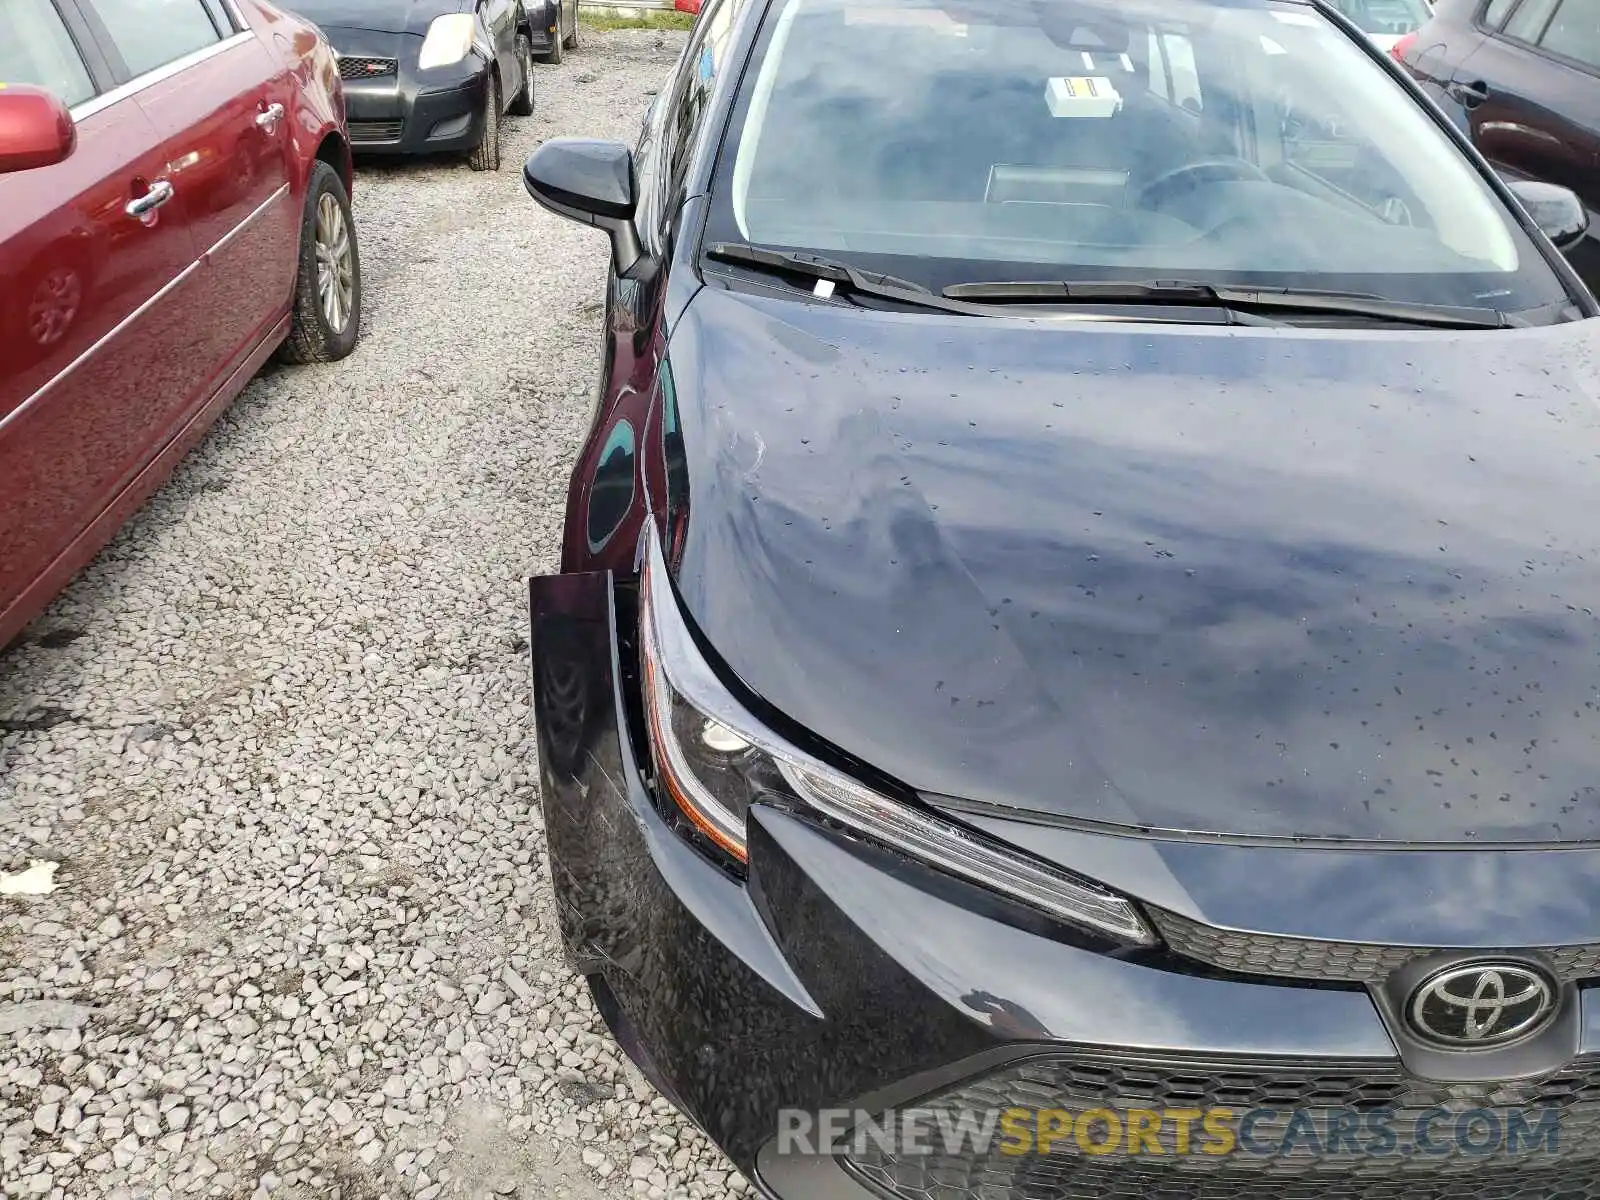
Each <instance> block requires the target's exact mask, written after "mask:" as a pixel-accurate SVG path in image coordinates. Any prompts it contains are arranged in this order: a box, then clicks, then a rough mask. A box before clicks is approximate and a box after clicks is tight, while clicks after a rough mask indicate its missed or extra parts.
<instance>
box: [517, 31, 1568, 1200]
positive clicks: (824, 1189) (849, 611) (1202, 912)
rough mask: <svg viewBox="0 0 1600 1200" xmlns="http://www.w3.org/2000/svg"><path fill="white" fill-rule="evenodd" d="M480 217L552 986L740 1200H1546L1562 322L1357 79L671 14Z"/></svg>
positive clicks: (1557, 1017) (1322, 63) (1417, 137)
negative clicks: (592, 113)
mask: <svg viewBox="0 0 1600 1200" xmlns="http://www.w3.org/2000/svg"><path fill="white" fill-rule="evenodd" d="M1308 113H1316V114H1318V116H1319V117H1320V119H1321V124H1320V125H1319V126H1318V128H1317V129H1316V130H1313V131H1311V133H1315V134H1316V136H1311V133H1308V131H1307V130H1308V125H1309V122H1310V118H1309V117H1307V116H1305V114H1308ZM1327 171H1335V172H1336V173H1337V180H1338V181H1337V182H1336V181H1335V180H1334V179H1332V178H1329V176H1328V175H1327V174H1325V172H1327ZM524 174H525V180H526V183H527V186H528V188H529V190H530V192H531V193H532V194H533V195H534V197H535V198H536V199H537V200H538V201H539V202H540V203H542V204H543V205H545V206H546V207H547V208H549V209H551V210H552V211H554V212H557V213H560V214H563V215H566V216H569V217H571V218H573V219H575V220H577V221H580V222H582V223H584V224H586V225H588V226H591V227H597V228H599V229H603V230H605V231H606V232H607V233H608V234H609V236H610V241H611V258H612V270H611V276H610V285H609V291H608V296H607V316H606V322H605V348H604V357H603V359H602V364H601V379H602V382H601V390H600V398H599V404H598V406H597V408H596V411H595V413H594V415H593V419H592V427H591V429H590V432H589V435H588V437H587V439H586V441H585V443H584V445H583V447H582V448H581V449H580V451H579V455H578V459H577V464H576V467H575V469H574V471H573V474H572V477H571V483H570V488H569V491H568V501H567V513H566V526H565V537H564V542H563V545H562V553H561V573H560V574H558V575H551V576H545V577H542V578H538V579H535V580H533V581H532V583H531V587H530V602H531V621H532V636H531V639H530V640H531V646H532V658H533V679H534V699H535V704H536V712H537V723H538V738H539V740H538V760H539V769H540V772H541V789H540V791H541V799H542V803H543V805H544V811H545V823H544V828H545V833H546V843H547V847H548V850H549V855H550V878H551V880H552V882H553V884H554V890H555V894H556V897H557V900H558V912H559V915H560V920H561V925H562V931H563V936H564V939H565V943H566V946H567V949H568V951H569V953H570V955H571V958H572V961H573V962H574V963H575V965H576V967H577V969H578V970H579V971H580V972H581V973H582V974H583V975H584V976H585V977H586V978H587V980H588V982H589V986H590V987H591V989H592V991H593V994H594V997H595V1000H596V1004H597V1007H598V1008H599V1010H600V1012H601V1013H602V1014H603V1015H604V1017H605V1018H606V1020H607V1021H608V1022H609V1023H610V1025H611V1027H612V1029H613V1030H615V1031H616V1033H617V1036H618V1039H619V1041H620V1043H621V1044H622V1046H623V1047H624V1048H625V1049H626V1050H627V1051H628V1052H629V1053H630V1054H631V1055H632V1056H633V1057H634V1059H635V1061H637V1062H638V1063H639V1064H640V1065H641V1067H642V1069H643V1070H644V1071H645V1072H646V1073H647V1074H648V1075H649V1076H650V1078H652V1079H653V1080H654V1081H655V1082H656V1083H657V1085H658V1086H659V1087H661V1088H662V1090H663V1091H664V1093H665V1094H666V1095H667V1096H669V1097H670V1098H671V1099H673V1100H674V1101H675V1102H676V1103H678V1104H679V1105H680V1106H681V1107H682V1108H684V1109H685V1110H686V1111H687V1112H688V1113H689V1114H690V1115H691V1116H692V1117H693V1119H694V1120H695V1121H696V1122H697V1123H698V1124H699V1125H700V1126H701V1127H703V1128H704V1129H705V1130H706V1131H707V1132H708V1133H709V1134H710V1136H711V1137H712V1138H713V1139H715V1141H716V1142H717V1143H718V1144H719V1145H720V1146H721V1147H722V1148H723V1149H724V1150H726V1151H727V1152H728V1154H729V1155H730V1156H731V1157H732V1159H733V1160H734V1161H735V1162H736V1163H737V1165H738V1166H739V1167H740V1169H741V1170H743V1171H745V1172H747V1173H748V1174H749V1175H750V1176H751V1178H752V1179H753V1180H755V1181H756V1183H757V1186H758V1188H759V1189H760V1190H761V1191H762V1192H763V1194H765V1195H769V1196H776V1197H781V1198H782V1200H800V1198H807V1200H820V1198H829V1200H868V1198H869V1197H871V1198H876V1200H979V1198H981V1200H1104V1198H1106V1197H1129V1198H1134V1197H1173V1198H1178V1197H1181V1198H1182V1200H1224V1198H1227V1200H1282V1198H1283V1197H1294V1198H1296V1200H1393V1198H1397V1197H1405V1198H1407V1200H1489V1198H1496V1200H1505V1198H1509V1197H1534V1196H1537V1197H1541V1198H1544V1197H1556V1196H1575V1197H1576V1196H1589V1195H1592V1194H1594V1187H1595V1180H1596V1179H1597V1177H1600V1176H1597V1173H1596V1172H1597V1168H1600V1020H1597V1019H1596V1014H1597V1012H1600V987H1596V985H1595V981H1596V980H1597V979H1600V849H1597V848H1596V847H1597V846H1600V803H1597V793H1596V791H1595V776H1594V760H1595V755H1594V746H1595V744H1596V738H1597V735H1600V707H1597V705H1596V701H1595V680H1596V672H1595V654H1596V647H1597V645H1600V624H1597V618H1596V615H1595V597H1596V596H1600V525H1597V523H1596V522H1595V520H1594V513H1595V512H1596V511H1600V470H1597V469H1596V461H1597V459H1600V406H1597V403H1596V401H1597V400H1600V385H1597V383H1596V375H1595V364H1596V363H1597V362H1600V320H1597V319H1596V314H1597V306H1596V302H1595V300H1594V298H1593V297H1592V296H1591V295H1590V294H1589V292H1588V291H1587V290H1586V289H1585V288H1584V287H1583V285H1582V283H1581V282H1580V281H1579V280H1578V278H1577V277H1576V275H1575V274H1574V273H1573V271H1572V269H1571V267H1570V265H1569V264H1568V263H1567V262H1566V261H1565V260H1564V259H1563V258H1562V256H1561V255H1560V253H1559V252H1558V251H1557V249H1556V248H1555V246H1554V245H1553V244H1552V241H1551V240H1550V239H1549V238H1547V237H1546V236H1545V235H1544V234H1543V233H1542V232H1541V231H1540V228H1539V227H1538V226H1537V225H1536V224H1535V222H1534V221H1533V219H1532V217H1531V214H1530V212H1529V211H1528V209H1527V208H1526V207H1525V206H1523V205H1519V204H1518V203H1516V201H1515V199H1514V193H1513V190H1512V189H1513V187H1517V188H1520V187H1522V186H1523V185H1520V184H1516V185H1508V184H1507V183H1506V182H1505V181H1504V180H1502V179H1500V178H1499V177H1498V176H1496V174H1495V173H1494V172H1493V171H1492V170H1491V169H1490V168H1489V166H1488V164H1487V163H1485V162H1484V160H1483V159H1482V157H1481V156H1479V155H1478V154H1477V153H1476V152H1474V151H1473V149H1472V147H1471V145H1470V143H1469V142H1468V141H1466V139H1465V138H1463V137H1462V136H1461V134H1460V132H1459V131H1458V130H1456V129H1454V128H1453V127H1452V126H1451V125H1450V124H1449V122H1448V121H1446V120H1445V119H1444V118H1443V116H1442V115H1441V114H1440V113H1439V112H1438V110H1437V109H1436V108H1435V107H1434V106H1433V105H1431V104H1428V103H1426V101H1425V98H1424V97H1423V96H1422V94H1421V93H1420V92H1419V91H1418V89H1417V88H1416V86H1415V84H1414V83H1413V82H1412V81H1411V80H1410V79H1409V78H1408V77H1407V76H1406V75H1405V73H1404V72H1403V71H1402V70H1401V69H1400V68H1399V66H1398V65H1397V64H1396V63H1394V62H1393V61H1392V60H1391V59H1390V58H1388V56H1386V55H1385V54H1383V53H1382V52H1381V51H1379V50H1377V49H1376V48H1374V47H1373V46H1372V45H1371V43H1370V41H1368V40H1367V37H1366V35H1365V34H1364V32H1363V31H1362V30H1361V29H1360V28H1358V27H1357V26H1355V25H1354V24H1351V23H1349V22H1347V21H1345V20H1344V19H1343V18H1341V17H1340V16H1339V15H1338V14H1337V13H1336V12H1335V11H1334V10H1333V9H1332V8H1331V7H1330V6H1328V5H1325V4H1321V3H1308V2H1296V0H1214V2H1213V0H872V2H871V3H862V2H861V0H709V2H708V3H707V4H706V5H705V7H704V9H703V10H702V12H701V14H700V16H699V19H698V22H697V24H696V27H695V31H694V32H693V33H692V34H691V37H690V39H689V42H688V45H687V46H686V47H685V50H684V52H683V55H682V57H681V59H680V60H679V65H678V67H677V69H676V71H675V72H674V73H673V74H672V76H671V77H670V78H669V79H668V80H666V81H665V83H664V86H663V88H662V91H661V93H660V95H659V97H658V99H657V101H656V102H655V103H654V105H653V106H652V108H651V110H650V114H649V116H648V118H647V120H646V122H645V124H644V127H643V129H642V130H641V133H640V136H639V140H638V143H637V145H636V146H635V147H634V148H633V149H632V150H630V149H629V148H628V147H627V146H624V145H621V144H618V143H611V142H597V141H588V140H576V141H575V140H570V139H569V140H562V139H553V140H551V141H548V142H546V143H544V145H542V146H541V147H540V148H539V149H538V150H537V151H536V152H535V153H534V154H533V156H532V157H531V158H530V159H529V161H528V163H527V165H526V167H525V172H524ZM1531 194H1532V195H1534V196H1536V197H1541V198H1542V199H1541V203H1542V204H1544V205H1545V206H1546V207H1547V208H1548V209H1549V212H1551V213H1557V212H1564V213H1566V218H1565V219H1567V220H1570V219H1571V214H1572V212H1573V211H1574V210H1576V207H1577V206H1576V201H1575V200H1574V199H1573V198H1572V197H1571V196H1570V195H1567V194H1565V193H1557V192H1551V191H1549V190H1548V189H1547V185H1538V186H1537V187H1536V188H1535V190H1534V192H1533V193H1531ZM1562 200H1564V204H1562V203H1560V201H1562ZM1541 211H1544V209H1541ZM1562 228H1563V229H1565V226H1563V227H1562ZM1518 1105H1521V1106H1523V1109H1516V1106H1518ZM1552 1106H1556V1107H1559V1108H1560V1109H1561V1111H1562V1114H1563V1116H1562V1122H1561V1124H1560V1128H1559V1137H1557V1138H1555V1139H1554V1140H1549V1139H1541V1140H1539V1141H1538V1142H1537V1144H1534V1145H1530V1146H1526V1147H1524V1148H1523V1149H1522V1150H1521V1151H1520V1152H1519V1151H1518V1150H1517V1145H1518V1143H1515V1142H1513V1143H1511V1144H1509V1146H1508V1144H1507V1143H1505V1142H1501V1143H1499V1144H1498V1145H1496V1146H1494V1147H1493V1148H1492V1152H1487V1153H1486V1152H1484V1150H1485V1147H1487V1146H1488V1145H1489V1142H1488V1140H1487V1139H1485V1138H1484V1137H1483V1136H1482V1135H1481V1131H1480V1133H1479V1135H1478V1136H1476V1137H1475V1138H1469V1135H1470V1134H1472V1132H1473V1127H1472V1125H1471V1114H1472V1113H1474V1112H1479V1113H1481V1112H1482V1111H1485V1110H1490V1109H1493V1110H1494V1111H1495V1112H1497V1113H1498V1114H1500V1116H1502V1117H1506V1119H1507V1120H1510V1119H1511V1117H1512V1116H1515V1115H1516V1112H1522V1111H1524V1110H1525V1111H1526V1113H1527V1114H1528V1119H1529V1120H1530V1121H1533V1122H1538V1121H1540V1120H1542V1119H1543V1118H1542V1116H1541V1115H1540V1114H1541V1113H1543V1112H1544V1111H1545V1110H1546V1109H1548V1108H1550V1107H1552ZM1508 1109H1516V1112H1512V1113H1511V1114H1510V1115H1509V1116H1508V1115H1507V1114H1508ZM1464 1112H1465V1113H1467V1114H1468V1116H1467V1117H1463V1116H1462V1115H1461V1114H1462V1113H1464ZM911 1113H921V1114H923V1115H924V1117H926V1116H929V1115H931V1116H932V1117H934V1118H935V1119H937V1118H938V1116H939V1114H943V1115H944V1116H945V1117H948V1118H950V1120H949V1121H948V1122H947V1123H946V1124H945V1126H944V1127H943V1129H942V1130H941V1129H938V1128H933V1129H930V1128H929V1125H928V1124H926V1123H924V1124H923V1125H921V1126H920V1129H921V1130H922V1133H923V1134H924V1135H926V1136H923V1137H922V1138H921V1139H920V1144H919V1141H918V1140H914V1139H912V1138H911V1137H910V1135H909V1134H908V1135H906V1136H902V1135H901V1133H900V1132H899V1130H901V1129H902V1128H903V1127H902V1126H900V1125H899V1124H897V1119H896V1118H895V1117H894V1114H900V1115H901V1116H905V1115H907V1114H911ZM1497 1119H1498V1118H1497ZM1184 1120H1192V1121H1193V1123H1194V1124H1193V1128H1194V1129H1195V1130H1199V1129H1201V1128H1202V1127H1204V1128H1206V1129H1207V1130H1208V1132H1207V1133H1206V1134H1205V1135H1204V1137H1203V1138H1202V1136H1201V1135H1200V1134H1198V1133H1197V1134H1196V1135H1195V1136H1194V1137H1193V1138H1192V1139H1191V1138H1190V1137H1189V1134H1188V1132H1187V1131H1188V1130H1189V1128H1190V1126H1188V1125H1184V1124H1182V1122H1183V1121H1184ZM1063 1122H1065V1124H1063ZM1210 1122H1215V1123H1216V1125H1215V1133H1213V1132H1211V1129H1212V1127H1211V1125H1210V1124H1208V1123H1210ZM1480 1123H1481V1118H1480ZM985 1126H987V1128H988V1129H989V1131H990V1136H989V1137H988V1138H987V1139H985V1138H984V1137H983V1136H982V1135H981V1132H980V1131H981V1130H982V1129H983V1128H984V1127H985ZM963 1127H964V1128H965V1129H966V1130H967V1131H968V1132H970V1133H971V1134H972V1135H973V1136H972V1137H971V1138H965V1139H964V1138H962V1137H960V1136H958V1132H959V1129H961V1128H963ZM1500 1128H1501V1129H1502V1131H1503V1130H1504V1128H1505V1126H1504V1125H1501V1126H1500ZM1063 1129H1067V1130H1069V1131H1070V1132H1066V1133H1063V1132H1062V1131H1063ZM1315 1129H1321V1130H1322V1131H1323V1134H1324V1135H1332V1134H1334V1133H1338V1132H1339V1131H1340V1130H1343V1131H1345V1132H1346V1133H1349V1134H1350V1138H1356V1139H1357V1140H1355V1141H1352V1140H1350V1138H1346V1137H1344V1136H1343V1135H1341V1136H1339V1137H1334V1138H1333V1139H1332V1140H1331V1141H1328V1142H1327V1143H1326V1144H1324V1145H1321V1147H1320V1148H1317V1147H1315V1146H1313V1145H1312V1144H1309V1143H1308V1142H1307V1140H1306V1138H1305V1137H1304V1136H1303V1135H1304V1134H1305V1133H1306V1132H1307V1131H1310V1130H1315ZM1297 1130H1298V1131H1299V1132H1300V1134H1301V1135H1302V1136H1301V1137H1300V1138H1299V1140H1298V1141H1297V1140H1296V1137H1295V1136H1294V1134H1295V1131H1297ZM1463 1130H1465V1131H1466V1132H1465V1133H1463ZM1355 1131H1360V1132H1359V1133H1357V1132H1355ZM1047 1133H1050V1134H1053V1135H1054V1136H1051V1137H1048V1138H1047V1136H1046V1135H1047ZM1386 1133H1387V1134H1389V1135H1392V1136H1393V1139H1394V1140H1393V1141H1386V1139H1385V1136H1384V1135H1385V1134H1386ZM880 1135H882V1136H880ZM1036 1135H1037V1136H1036ZM1429 1136H1431V1138H1432V1140H1431V1141H1428V1142H1426V1143H1425V1142H1424V1141H1423V1140H1422V1139H1424V1138H1425V1137H1429ZM1229 1139H1232V1140H1231V1141H1230V1140H1229ZM1241 1139H1244V1140H1245V1141H1247V1142H1248V1146H1246V1145H1244V1144H1243V1142H1242V1141H1241ZM1202 1140H1203V1141H1204V1142H1205V1143H1206V1145H1205V1146H1201V1145H1200V1142H1201V1141H1202ZM1428 1147H1432V1148H1428ZM1412 1150H1417V1151H1418V1152H1417V1153H1416V1154H1415V1155H1409V1154H1408V1152H1409V1151H1412Z"/></svg>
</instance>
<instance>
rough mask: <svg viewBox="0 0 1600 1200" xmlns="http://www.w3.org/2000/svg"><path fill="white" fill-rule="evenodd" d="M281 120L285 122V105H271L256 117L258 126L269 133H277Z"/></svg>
mask: <svg viewBox="0 0 1600 1200" xmlns="http://www.w3.org/2000/svg"><path fill="white" fill-rule="evenodd" d="M281 120H283V105H281V104H269V105H267V107H266V108H264V109H262V110H261V112H260V114H259V115H258V116H257V117H256V125H257V126H259V127H260V128H261V129H264V130H266V132H268V133H276V132H277V131H278V122H279V121H281Z"/></svg>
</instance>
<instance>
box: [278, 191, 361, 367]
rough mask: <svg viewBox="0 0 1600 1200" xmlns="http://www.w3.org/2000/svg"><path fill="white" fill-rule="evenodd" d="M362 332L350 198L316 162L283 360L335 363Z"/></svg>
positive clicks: (303, 222) (358, 261)
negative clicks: (292, 310) (292, 311)
mask: <svg viewBox="0 0 1600 1200" xmlns="http://www.w3.org/2000/svg"><path fill="white" fill-rule="evenodd" d="M360 329H361V251H360V249H359V247H358V246H357V244H356V226H355V222H354V221H353V220H351V217H350V196H349V193H348V192H346V191H345V190H344V181H343V180H341V179H340V178H339V173H338V172H337V171H335V170H334V169H333V168H332V167H330V166H329V165H328V164H327V163H325V162H317V163H316V164H315V165H314V166H313V167H312V170H311V180H310V183H309V184H308V185H307V187H306V206H305V213H304V215H303V217H302V218H301V223H300V270H299V275H298V276H297V278H296V280H295V289H294V313H293V317H292V322H291V324H290V327H289V336H288V338H287V339H286V340H285V341H284V343H283V345H282V347H280V348H279V350H278V357H279V358H281V359H283V360H284V361H285V362H294V363H309V362H333V361H335V360H336V359H341V358H344V357H345V356H346V355H347V354H349V353H350V352H351V351H352V350H354V349H355V348H356V337H357V335H358V334H359V333H360Z"/></svg>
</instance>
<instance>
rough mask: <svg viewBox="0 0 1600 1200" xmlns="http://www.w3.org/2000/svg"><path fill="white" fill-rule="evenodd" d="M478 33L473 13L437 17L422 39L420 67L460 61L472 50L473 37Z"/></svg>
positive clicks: (424, 67)
mask: <svg viewBox="0 0 1600 1200" xmlns="http://www.w3.org/2000/svg"><path fill="white" fill-rule="evenodd" d="M476 35H477V18H476V17H475V16H473V14H472V13H450V14H448V15H447V16H443V17H435V18H434V19H433V23H432V24H431V25H429V26H428V36H427V37H425V38H423V39H422V51H421V53H420V54H418V55H417V67H418V69H419V70H423V71H426V70H428V69H429V68H431V67H449V66H453V65H454V64H456V63H458V62H460V61H461V60H462V59H463V58H465V57H466V56H467V55H468V54H470V53H471V52H472V39H473V38H474V37H475V36H476Z"/></svg>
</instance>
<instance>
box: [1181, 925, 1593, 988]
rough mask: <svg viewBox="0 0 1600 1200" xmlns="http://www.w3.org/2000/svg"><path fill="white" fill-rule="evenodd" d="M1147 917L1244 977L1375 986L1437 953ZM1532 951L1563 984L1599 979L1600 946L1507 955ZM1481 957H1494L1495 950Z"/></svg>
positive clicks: (1185, 947) (1202, 956)
mask: <svg viewBox="0 0 1600 1200" xmlns="http://www.w3.org/2000/svg"><path fill="white" fill-rule="evenodd" d="M1150 916H1151V919H1152V920H1154V922H1155V925H1156V928H1157V929H1158V930H1159V931H1160V933H1161V936H1162V937H1163V938H1165V939H1166V942H1167V945H1169V946H1170V947H1172V949H1173V950H1175V951H1176V952H1177V953H1179V954H1181V955H1183V956H1184V957H1185V958H1192V959H1194V960H1196V961H1197V962H1203V963H1208V964H1210V965H1211V966H1214V967H1221V968H1222V969H1223V970H1225V971H1234V972H1238V973H1240V974H1244V975H1274V976H1277V977H1279V978H1282V979H1314V980H1321V981H1325V982H1330V983H1331V982H1350V983H1378V982H1380V981H1382V980H1384V979H1386V978H1388V977H1389V976H1390V975H1392V974H1393V973H1394V972H1395V971H1398V970H1399V969H1400V968H1401V967H1403V966H1405V965H1406V964H1407V963H1409V962H1411V961H1412V960H1414V959H1418V958H1422V957H1424V956H1426V955H1429V954H1437V953H1439V950H1438V949H1428V948H1426V947H1418V946H1379V945H1372V944H1368V943H1359V942H1323V941H1316V940H1313V939H1310V938H1292V937H1274V936H1272V935H1270V934H1259V933H1238V932H1235V931H1233V930H1230V929H1217V928H1215V927H1214V926H1211V925H1202V924H1200V923H1199V922H1197V921H1191V920H1190V919H1189V918H1188V917H1180V916H1179V915H1178V914H1177V913H1172V912H1166V911H1164V910H1162V909H1151V910H1150ZM1441 949H1442V947H1441ZM1530 952H1531V953H1534V954H1538V955H1542V956H1544V957H1545V958H1547V959H1548V960H1549V961H1550V964H1551V965H1552V966H1553V968H1554V969H1555V974H1556V978H1557V979H1559V980H1561V981H1562V982H1567V981H1572V982H1577V981H1580V980H1584V979H1593V978H1595V977H1597V976H1600V946H1597V945H1588V946H1559V947H1551V948H1545V949H1536V950H1532V951H1529V950H1526V949H1524V950H1515V951H1510V953H1513V954H1528V953H1530ZM1485 953H1486V954H1493V953H1494V951H1485Z"/></svg>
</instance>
